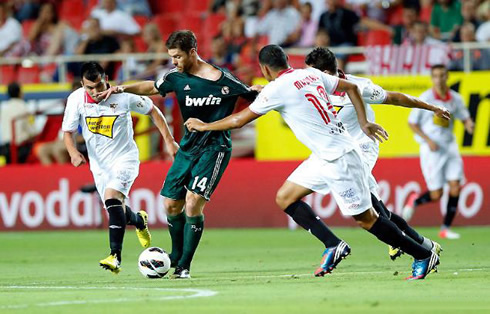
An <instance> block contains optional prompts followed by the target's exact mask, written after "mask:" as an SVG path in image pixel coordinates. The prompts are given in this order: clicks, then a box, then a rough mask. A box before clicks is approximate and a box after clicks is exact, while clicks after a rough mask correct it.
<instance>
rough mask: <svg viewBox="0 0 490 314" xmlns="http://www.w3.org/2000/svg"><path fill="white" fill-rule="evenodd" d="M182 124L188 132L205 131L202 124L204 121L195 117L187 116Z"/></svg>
mask: <svg viewBox="0 0 490 314" xmlns="http://www.w3.org/2000/svg"><path fill="white" fill-rule="evenodd" d="M184 125H185V127H186V128H187V130H189V131H190V132H202V131H205V130H204V126H205V125H206V123H204V122H202V121H201V120H199V119H196V118H189V119H187V121H186V122H185V123H184Z"/></svg>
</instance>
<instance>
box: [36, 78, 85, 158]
mask: <svg viewBox="0 0 490 314" xmlns="http://www.w3.org/2000/svg"><path fill="white" fill-rule="evenodd" d="M80 87H82V85H81V82H80V80H79V79H76V80H74V81H73V83H72V85H71V91H72V92H73V91H75V90H77V89H79V88H80ZM66 101H67V100H66V99H65V101H64V106H65V107H66ZM76 143H77V147H78V145H79V144H83V143H84V141H83V137H82V136H81V135H80V134H77V136H76ZM33 151H34V154H35V155H36V157H37V158H38V159H39V161H40V162H41V164H43V165H51V164H53V162H56V163H58V164H65V163H68V162H69V161H70V156H69V154H68V151H67V150H66V146H65V144H64V142H63V131H62V130H61V127H60V130H59V133H58V137H57V138H56V139H55V140H53V141H51V142H44V143H36V144H35V145H34V148H33Z"/></svg>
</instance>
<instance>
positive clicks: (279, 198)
mask: <svg viewBox="0 0 490 314" xmlns="http://www.w3.org/2000/svg"><path fill="white" fill-rule="evenodd" d="M293 202H294V201H292V200H291V198H290V197H289V195H288V194H287V193H285V191H283V190H281V189H279V191H277V193H276V204H277V206H279V208H280V209H282V210H285V209H286V208H287V207H288V206H289V205H291V203H293Z"/></svg>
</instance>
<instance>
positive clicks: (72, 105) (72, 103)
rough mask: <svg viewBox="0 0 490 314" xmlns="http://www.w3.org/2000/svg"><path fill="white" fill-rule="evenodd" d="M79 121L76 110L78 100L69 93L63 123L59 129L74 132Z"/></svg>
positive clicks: (78, 114)
mask: <svg viewBox="0 0 490 314" xmlns="http://www.w3.org/2000/svg"><path fill="white" fill-rule="evenodd" d="M79 122H80V113H79V112H78V102H77V101H76V99H75V97H74V96H73V94H72V95H70V97H68V100H67V102H66V107H65V114H64V115H63V123H62V124H61V129H62V130H63V132H75V131H76V130H78V125H79Z"/></svg>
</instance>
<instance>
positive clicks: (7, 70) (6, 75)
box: [0, 65, 17, 85]
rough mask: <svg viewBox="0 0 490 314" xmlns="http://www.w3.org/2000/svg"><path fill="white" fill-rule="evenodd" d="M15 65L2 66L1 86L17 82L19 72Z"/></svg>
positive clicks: (0, 74)
mask: <svg viewBox="0 0 490 314" xmlns="http://www.w3.org/2000/svg"><path fill="white" fill-rule="evenodd" d="M15 67H16V66H15V65H2V66H0V84H3V85H7V84H10V83H12V82H13V81H15V80H16V78H17V77H16V76H17V72H16V71H15V70H16V69H15Z"/></svg>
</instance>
